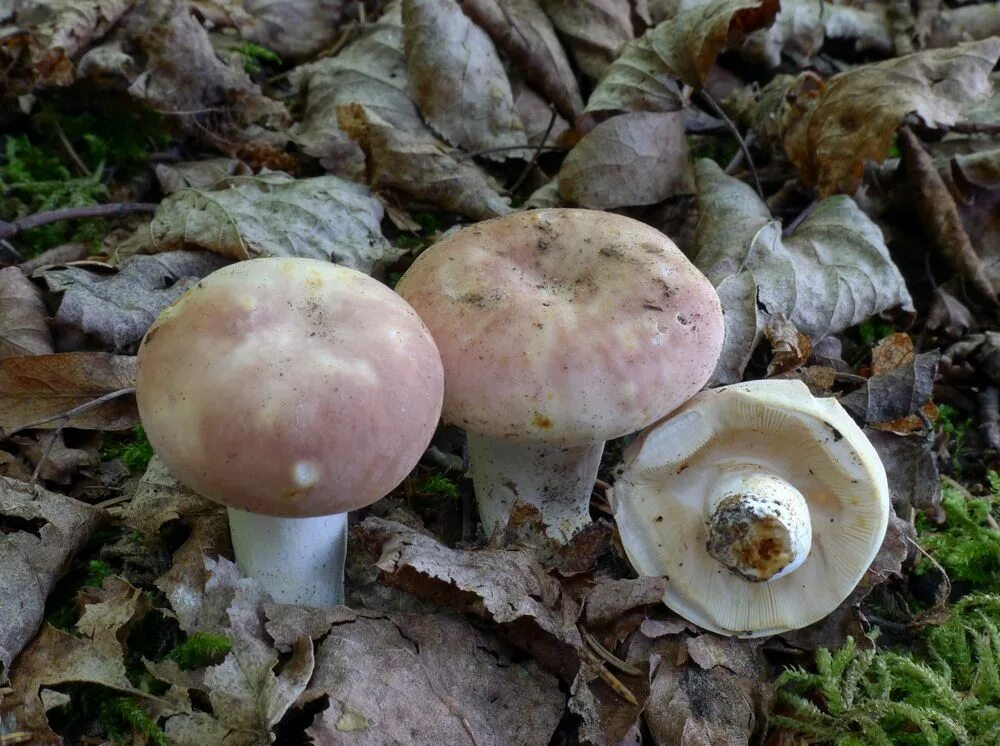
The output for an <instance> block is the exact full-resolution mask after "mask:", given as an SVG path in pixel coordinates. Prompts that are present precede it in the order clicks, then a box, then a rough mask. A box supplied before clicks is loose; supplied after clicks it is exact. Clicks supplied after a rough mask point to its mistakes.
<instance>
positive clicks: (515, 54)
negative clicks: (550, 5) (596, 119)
mask: <svg viewBox="0 0 1000 746" xmlns="http://www.w3.org/2000/svg"><path fill="white" fill-rule="evenodd" d="M462 10H464V11H465V13H466V15H468V16H469V17H470V18H472V19H473V20H474V21H475V22H476V23H477V24H478V25H479V26H480V27H482V28H483V29H484V30H485V31H486V33H488V34H489V35H490V37H492V39H493V41H494V42H495V43H496V45H497V46H498V47H500V49H502V50H503V51H504V52H505V53H506V55H507V57H509V58H510V60H511V61H512V62H513V63H514V65H515V66H516V67H517V69H518V70H519V71H520V73H521V74H522V75H524V76H525V77H526V78H528V79H529V80H530V81H531V83H532V85H534V86H536V87H537V88H538V90H539V91H540V92H541V93H542V94H543V95H545V96H546V97H547V98H548V99H549V101H551V102H552V103H553V104H555V107H556V109H558V111H559V113H560V114H562V115H563V116H564V117H566V119H568V120H570V121H573V120H574V119H576V116H577V114H579V113H580V110H581V109H582V108H583V99H581V98H580V87H579V85H578V84H577V82H576V76H575V75H574V74H573V69H572V68H571V67H570V64H569V59H567V57H566V52H565V51H564V50H563V47H562V44H560V43H559V39H558V37H557V36H556V32H555V29H554V28H553V27H552V23H551V22H550V21H549V19H548V16H546V15H545V12H544V11H543V10H542V8H541V6H540V5H539V4H538V1H537V0H462Z"/></svg>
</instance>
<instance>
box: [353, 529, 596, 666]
mask: <svg viewBox="0 0 1000 746" xmlns="http://www.w3.org/2000/svg"><path fill="white" fill-rule="evenodd" d="M355 536H357V537H358V538H359V539H360V540H361V541H362V542H364V543H367V544H369V545H371V546H373V547H376V548H379V549H381V552H382V556H381V558H380V559H379V561H378V563H377V565H378V567H379V569H381V570H382V572H383V576H382V580H383V582H384V583H386V584H387V585H391V586H395V587H397V588H402V589H404V590H406V591H408V592H410V593H413V594H415V595H417V596H419V597H420V598H423V599H425V600H428V601H431V602H433V603H434V604H437V605H439V606H446V607H450V608H453V609H456V610H458V611H462V612H464V613H468V614H472V615H473V616H477V617H480V618H482V619H487V620H489V621H491V622H495V623H496V624H499V625H502V626H503V627H504V628H505V631H506V633H507V636H508V637H509V638H510V640H511V642H512V643H513V644H515V645H517V646H518V647H522V648H524V649H526V650H528V651H529V652H530V653H532V654H533V655H534V656H535V657H536V658H537V659H538V661H539V663H540V664H541V665H542V666H544V667H545V668H547V669H548V670H550V671H553V672H555V673H557V674H559V675H560V676H561V677H562V678H563V679H564V680H565V681H572V679H573V677H574V676H575V674H576V667H577V659H576V656H575V654H574V653H573V650H574V649H575V648H577V647H579V646H580V645H581V644H582V641H581V639H580V633H579V631H578V630H577V628H576V620H577V617H578V616H579V614H580V610H579V607H578V606H577V604H576V602H575V601H573V599H572V598H570V597H568V596H567V595H565V594H564V593H563V591H562V588H561V587H560V586H559V583H558V582H556V581H555V580H554V579H553V578H551V577H549V575H548V574H547V573H546V572H545V570H544V569H543V568H542V567H541V565H539V564H538V563H537V562H536V561H535V560H534V559H533V558H532V557H531V556H530V555H529V554H527V553H526V552H522V551H511V550H502V549H482V550H477V551H461V550H456V549H449V548H448V547H446V546H444V545H442V544H439V543H438V542H437V541H436V540H435V539H433V538H431V537H429V536H425V535H423V534H420V533H418V532H417V531H414V530H413V529H411V528H407V527H406V526H403V525H402V524H399V523H395V522H393V521H385V520H382V519H379V518H368V519H366V520H365V522H364V523H362V524H361V525H360V526H359V528H358V529H356V530H355Z"/></svg>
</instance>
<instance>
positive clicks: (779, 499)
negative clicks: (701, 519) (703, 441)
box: [705, 465, 812, 582]
mask: <svg viewBox="0 0 1000 746" xmlns="http://www.w3.org/2000/svg"><path fill="white" fill-rule="evenodd" d="M705 518H706V521H707V523H708V540H707V542H706V545H707V549H708V553H709V554H710V555H712V557H714V558H715V559H716V560H718V561H719V562H720V563H722V564H723V565H724V566H725V567H727V568H728V569H729V570H732V571H733V572H735V573H736V574H738V575H741V576H743V577H744V578H746V579H747V580H750V581H752V582H763V581H767V580H776V579H777V578H780V577H782V576H783V575H787V574H788V573H790V572H792V571H793V570H795V569H796V568H798V567H799V566H800V565H801V564H802V563H803V562H805V560H806V557H808V556H809V549H810V548H811V546H812V526H811V524H810V521H809V507H808V505H807V504H806V501H805V498H804V497H803V496H802V493H801V492H799V491H798V490H797V489H795V488H794V487H793V486H792V485H791V484H789V483H788V482H786V481H785V480H784V479H782V478H781V477H778V476H775V475H774V474H770V473H768V472H766V471H764V470H763V469H762V467H760V466H754V465H747V466H740V467H736V468H731V469H727V470H725V471H724V472H723V473H722V475H721V476H720V477H719V479H718V480H717V481H716V483H715V485H714V486H713V488H712V492H711V495H710V497H709V499H708V501H707V503H706V510H705Z"/></svg>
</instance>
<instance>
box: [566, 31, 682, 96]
mask: <svg viewBox="0 0 1000 746" xmlns="http://www.w3.org/2000/svg"><path fill="white" fill-rule="evenodd" d="M687 99H688V93H687V91H686V90H685V88H684V85H683V83H681V81H680V79H679V78H677V76H676V75H674V73H673V72H672V71H671V70H669V69H667V66H666V65H665V64H664V62H663V60H662V59H661V58H660V56H659V55H658V54H657V53H656V52H655V51H653V40H652V32H651V31H647V32H646V33H645V34H643V35H642V36H640V37H639V38H638V39H636V40H634V41H631V42H629V43H628V44H626V45H625V47H624V49H622V52H621V54H620V55H618V57H616V58H615V61H614V62H613V63H612V64H611V65H610V67H608V69H607V71H606V72H605V73H604V75H603V76H602V77H601V79H600V81H598V83H597V87H596V88H594V90H593V92H592V93H591V94H590V98H589V99H587V108H586V109H585V111H588V112H598V111H678V110H680V109H683V108H684V107H685V106H686V105H687Z"/></svg>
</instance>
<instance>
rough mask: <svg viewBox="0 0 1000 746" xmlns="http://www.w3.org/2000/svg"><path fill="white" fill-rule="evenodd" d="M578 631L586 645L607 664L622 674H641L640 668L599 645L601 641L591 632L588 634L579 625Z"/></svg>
mask: <svg viewBox="0 0 1000 746" xmlns="http://www.w3.org/2000/svg"><path fill="white" fill-rule="evenodd" d="M580 633H581V634H582V635H583V639H584V641H585V642H586V643H587V644H588V645H590V648H591V650H592V651H593V652H595V653H597V654H598V655H599V656H600V657H601V658H603V659H604V660H605V662H606V663H608V665H611V666H614V667H615V668H617V669H618V670H619V671H621V672H622V673H624V674H628V675H629V676H642V675H643V672H642V670H641V669H638V668H636V667H635V666H633V665H631V664H629V663H626V662H625V661H623V660H622V659H621V658H619V657H618V656H616V655H615V654H614V653H612V652H611V651H610V650H608V649H607V648H606V647H604V646H603V645H601V643H600V642H599V641H598V639H597V638H596V637H594V636H593V635H592V634H590V633H589V632H588V631H587V630H585V629H583V628H582V627H581V628H580Z"/></svg>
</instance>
